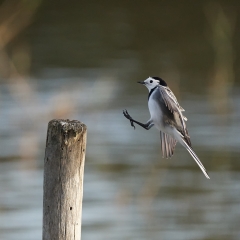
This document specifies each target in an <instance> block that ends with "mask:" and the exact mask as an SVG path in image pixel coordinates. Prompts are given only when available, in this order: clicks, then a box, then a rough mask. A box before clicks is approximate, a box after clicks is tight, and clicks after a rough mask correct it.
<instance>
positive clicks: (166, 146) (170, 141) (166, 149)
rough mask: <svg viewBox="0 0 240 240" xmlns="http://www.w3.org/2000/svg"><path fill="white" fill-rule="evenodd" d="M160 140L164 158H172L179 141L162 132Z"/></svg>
mask: <svg viewBox="0 0 240 240" xmlns="http://www.w3.org/2000/svg"><path fill="white" fill-rule="evenodd" d="M160 139H161V149H162V156H163V158H170V157H171V156H172V155H173V152H174V149H175V146H176V144H177V140H175V139H174V138H172V137H171V136H170V135H168V134H166V133H164V132H162V131H160Z"/></svg>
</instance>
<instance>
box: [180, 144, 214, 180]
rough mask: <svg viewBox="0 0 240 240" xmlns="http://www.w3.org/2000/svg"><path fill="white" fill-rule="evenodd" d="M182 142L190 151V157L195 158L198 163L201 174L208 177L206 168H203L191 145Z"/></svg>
mask: <svg viewBox="0 0 240 240" xmlns="http://www.w3.org/2000/svg"><path fill="white" fill-rule="evenodd" d="M183 143H184V145H185V147H186V149H187V150H188V152H189V153H190V155H191V156H192V158H193V159H194V160H195V162H196V163H197V164H198V166H199V167H200V169H201V170H202V172H203V174H204V175H205V177H206V178H208V179H210V177H209V175H208V173H207V170H206V169H205V167H204V166H203V164H202V162H201V161H200V159H199V158H198V156H197V154H196V153H195V152H194V151H193V149H192V148H191V147H189V146H188V144H187V143H186V142H185V141H184V140H183Z"/></svg>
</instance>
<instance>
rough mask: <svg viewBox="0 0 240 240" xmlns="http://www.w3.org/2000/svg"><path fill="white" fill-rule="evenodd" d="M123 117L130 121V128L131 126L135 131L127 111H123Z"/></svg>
mask: <svg viewBox="0 0 240 240" xmlns="http://www.w3.org/2000/svg"><path fill="white" fill-rule="evenodd" d="M123 115H124V117H125V118H127V119H128V120H129V121H130V123H131V126H132V127H133V128H134V130H135V126H134V124H133V119H132V117H131V116H130V115H129V113H128V111H127V109H125V110H123Z"/></svg>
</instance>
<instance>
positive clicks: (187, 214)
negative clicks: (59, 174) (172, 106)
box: [0, 0, 240, 240]
mask: <svg viewBox="0 0 240 240" xmlns="http://www.w3.org/2000/svg"><path fill="white" fill-rule="evenodd" d="M2 2H3V4H2V5H0V16H1V18H0V74H1V76H0V77H1V79H0V123H1V124H0V136H1V144H0V193H1V194H0V239H1V240H15V239H19V240H21V239H22V240H35V239H41V231H42V229H41V228H42V191H43V189H42V187H43V186H42V184H43V158H44V148H45V138H46V132H47V124H48V122H49V121H50V120H51V119H53V118H68V119H78V120H80V121H82V122H84V123H85V124H86V125H87V127H88V143H87V156H86V166H85V178H84V202H83V221H82V239H86V240H92V239H104V240H105V239H111V240H113V239H138V240H139V239H163V240H164V239H166V240H169V239H173V240H174V239H177V240H181V239H182V240H188V239H189V240H190V239H191V240H193V239H196V240H197V239H203V240H208V239H211V240H215V239H216V240H219V239H220V240H226V239H228V240H235V239H236V240H238V239H240V230H239V219H240V210H239V197H240V196H239V192H240V191H239V190H240V189H239V188H240V185H239V180H240V177H239V172H240V163H239V157H238V155H239V145H240V138H239V135H240V130H239V122H240V95H239V88H238V87H237V84H236V83H237V82H238V78H237V73H236V70H234V66H235V65H236V66H237V65H238V61H239V58H238V55H239V53H238V48H237V47H236V46H234V42H239V41H238V38H239V36H240V35H239V33H238V32H237V31H236V29H238V28H237V24H238V22H237V18H236V16H238V15H239V14H238V12H240V9H239V2H238V1H236V0H232V1H230V2H228V3H225V4H221V3H220V2H217V3H212V2H210V1H189V2H188V3H187V5H186V3H181V4H179V1H178V0H176V1H168V2H166V1H151V2H149V3H148V4H146V3H144V2H143V1H140V2H139V3H138V6H137V8H136V4H135V3H133V2H127V1H126V2H124V1H123V2H122V3H121V4H120V3H119V5H116V4H115V2H108V1H107V2H106V3H108V4H106V3H105V4H103V5H100V4H99V3H98V2H97V1H92V2H91V3H90V2H89V3H88V2H82V1H81V2H76V3H75V4H76V5H74V4H68V3H64V2H61V1H60V2H59V1H58V2H57V1H54V0H53V1H43V0H39V1H35V2H36V3H33V2H32V1H20V3H19V4H16V2H15V1H2ZM27 26H29V27H28V28H27ZM234 64H235V65H234ZM30 73H32V75H33V76H35V78H34V77H29V76H30V75H31V74H30ZM149 75H159V76H161V77H163V78H164V79H166V81H167V82H168V84H169V86H170V87H171V89H172V90H173V92H174V93H175V94H176V96H177V97H178V99H179V102H180V103H181V105H182V106H183V107H184V109H186V116H187V117H188V119H189V120H188V122H187V124H188V129H189V132H190V135H191V140H192V143H193V147H194V150H195V151H196V153H197V154H198V155H199V157H200V159H201V160H202V162H203V164H204V166H205V167H206V169H207V170H208V173H209V175H210V177H211V180H207V179H206V178H205V177H204V176H203V174H202V172H201V171H200V169H199V168H198V166H197V165H196V164H195V162H194V161H193V159H192V158H191V156H190V155H189V154H188V152H187V151H186V150H185V149H183V148H182V147H181V146H177V148H176V151H175V154H174V156H173V157H172V159H168V160H166V159H162V158H161V152H160V139H159V134H158V133H157V130H156V129H154V128H153V129H151V130H150V131H146V130H144V129H141V128H140V127H138V126H137V128H136V130H134V129H133V128H132V127H131V126H130V123H129V121H127V120H126V119H125V118H124V117H123V115H122V110H123V109H125V108H126V109H128V111H129V113H130V114H131V116H133V117H134V118H135V119H139V120H140V121H142V122H144V121H146V120H147V119H148V118H149V113H148V109H147V90H146V89H145V88H143V87H142V86H140V85H138V84H136V81H139V80H144V78H147V77H148V76H149ZM234 88H235V90H234ZM197 94H199V95H197Z"/></svg>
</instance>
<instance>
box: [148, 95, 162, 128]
mask: <svg viewBox="0 0 240 240" xmlns="http://www.w3.org/2000/svg"><path fill="white" fill-rule="evenodd" d="M148 108H149V112H150V116H151V120H152V121H153V123H154V125H155V127H156V128H157V129H158V130H159V131H161V130H163V116H162V110H161V108H160V106H159V104H158V103H157V102H156V101H154V100H153V99H149V101H148Z"/></svg>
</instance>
